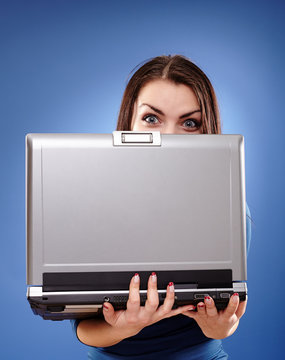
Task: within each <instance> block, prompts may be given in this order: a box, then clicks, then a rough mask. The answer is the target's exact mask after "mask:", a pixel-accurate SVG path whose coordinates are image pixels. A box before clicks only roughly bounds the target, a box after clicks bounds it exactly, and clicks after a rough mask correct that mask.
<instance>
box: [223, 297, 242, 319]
mask: <svg viewBox="0 0 285 360" xmlns="http://www.w3.org/2000/svg"><path fill="white" fill-rule="evenodd" d="M238 306H239V295H238V293H234V294H233V295H232V296H231V298H230V301H229V303H228V306H227V307H226V308H225V310H224V313H223V316H224V317H226V318H230V317H231V316H233V315H234V314H235V312H236V311H237V309H238Z"/></svg>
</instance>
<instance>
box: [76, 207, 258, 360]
mask: <svg viewBox="0 0 285 360" xmlns="http://www.w3.org/2000/svg"><path fill="white" fill-rule="evenodd" d="M246 215H247V216H246V238H247V252H248V251H249V246H250V241H251V217H250V211H249V208H248V206H246ZM79 321H80V320H71V323H72V327H73V330H74V332H75V334H76V331H77V326H78V323H79ZM227 358H228V356H227V354H226V353H225V352H224V350H223V348H222V342H221V340H213V339H209V338H207V337H206V336H205V335H204V334H203V332H202V331H201V329H200V328H199V326H198V325H197V323H196V321H195V320H193V319H191V318H189V317H187V316H184V315H177V316H174V317H171V318H168V319H163V320H161V321H159V322H157V323H155V324H153V325H150V326H147V327H145V328H144V329H143V330H141V331H140V332H139V333H138V334H137V335H135V336H132V337H130V338H127V339H124V340H122V341H121V342H119V343H118V344H115V345H113V346H109V347H105V348H99V347H98V348H97V347H89V352H88V359H89V360H105V359H106V360H107V359H108V360H112V359H135V360H151V359H164V360H167V359H169V360H170V359H171V360H186V359H191V360H213V359H215V360H217V359H219V360H221V359H227Z"/></svg>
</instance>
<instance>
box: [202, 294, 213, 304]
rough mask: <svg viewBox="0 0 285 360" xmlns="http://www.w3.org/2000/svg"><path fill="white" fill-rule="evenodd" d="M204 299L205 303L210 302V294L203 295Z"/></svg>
mask: <svg viewBox="0 0 285 360" xmlns="http://www.w3.org/2000/svg"><path fill="white" fill-rule="evenodd" d="M204 301H205V303H206V304H207V305H210V304H211V303H212V300H211V298H210V296H205V297H204Z"/></svg>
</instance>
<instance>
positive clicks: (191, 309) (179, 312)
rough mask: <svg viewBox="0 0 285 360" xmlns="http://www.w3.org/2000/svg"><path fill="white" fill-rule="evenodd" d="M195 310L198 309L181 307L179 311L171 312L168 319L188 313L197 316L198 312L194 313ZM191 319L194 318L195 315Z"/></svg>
mask: <svg viewBox="0 0 285 360" xmlns="http://www.w3.org/2000/svg"><path fill="white" fill-rule="evenodd" d="M195 309H196V306H195V305H184V306H179V307H178V308H177V309H174V310H171V311H170V313H169V314H168V315H167V317H171V316H175V315H179V314H183V315H187V314H188V313H191V314H196V312H195V311H194V310H195ZM190 317H193V318H194V317H195V315H194V316H190Z"/></svg>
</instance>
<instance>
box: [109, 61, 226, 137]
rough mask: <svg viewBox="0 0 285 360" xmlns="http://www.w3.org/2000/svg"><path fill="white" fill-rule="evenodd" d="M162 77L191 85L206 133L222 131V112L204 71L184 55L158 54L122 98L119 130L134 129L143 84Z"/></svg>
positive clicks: (134, 77)
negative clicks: (135, 114)
mask: <svg viewBox="0 0 285 360" xmlns="http://www.w3.org/2000/svg"><path fill="white" fill-rule="evenodd" d="M158 79H164V80H169V81H172V82H174V83H175V84H184V85H186V86H189V87H190V88H191V89H192V90H193V91H194V93H195V95H196V96H197V99H198V103H199V105H200V110H201V119H202V128H201V129H202V133H204V134H221V122H220V115H219V109H218V103H217V98H216V95H215V92H214V89H213V86H212V84H211V83H210V80H209V79H208V77H207V76H206V75H205V74H204V72H203V71H202V70H201V69H200V68H199V67H198V66H196V65H195V64H193V63H192V62H191V61H190V60H189V59H187V58H186V57H184V56H182V55H169V56H164V55H163V56H158V57H155V58H153V59H151V60H149V61H147V62H146V63H145V64H144V65H142V66H141V67H140V68H139V69H138V70H136V71H135V73H134V74H133V76H132V77H131V78H130V80H129V82H128V84H127V86H126V89H125V92H124V95H123V98H122V103H121V107H120V112H119V116H118V122H117V128H116V130H131V122H132V117H133V111H134V104H135V102H136V100H137V97H138V94H139V92H140V90H141V88H142V87H143V86H145V85H146V84H147V83H149V82H151V81H153V80H158Z"/></svg>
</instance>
